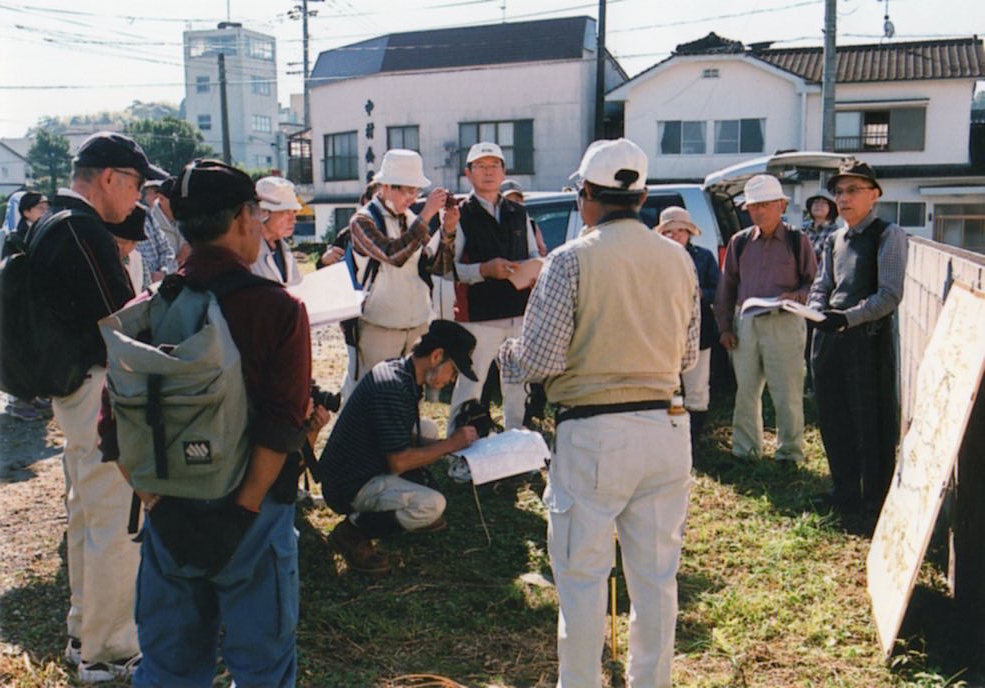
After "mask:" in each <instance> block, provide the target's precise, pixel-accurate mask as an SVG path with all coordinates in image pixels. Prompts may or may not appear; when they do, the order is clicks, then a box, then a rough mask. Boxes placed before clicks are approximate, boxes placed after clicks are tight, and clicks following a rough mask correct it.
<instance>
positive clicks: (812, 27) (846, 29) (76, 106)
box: [0, 0, 985, 137]
mask: <svg viewBox="0 0 985 688" xmlns="http://www.w3.org/2000/svg"><path fill="white" fill-rule="evenodd" d="M21 2H24V3H25V4H20V2H18V3H16V4H15V3H14V2H13V0H0V137H17V136H23V135H24V134H25V132H26V130H27V129H28V127H30V126H33V125H34V124H35V123H36V122H37V120H38V118H39V117H41V116H45V115H51V116H56V115H74V114H86V113H95V112H99V111H102V110H122V109H123V108H125V107H126V106H128V105H129V104H130V103H131V102H132V101H134V100H141V101H144V102H148V101H157V102H161V101H163V102H169V103H172V104H174V105H178V104H179V103H180V101H181V99H182V97H183V95H184V85H183V74H184V73H183V67H182V59H183V56H182V32H183V31H185V30H187V29H208V28H214V27H215V25H216V23H217V22H219V21H224V20H226V19H227V17H228V18H229V19H231V20H232V21H239V22H242V23H243V25H244V26H246V27H247V28H250V29H254V30H256V31H260V32H263V33H267V34H270V35H273V36H275V37H276V39H277V72H278V88H277V95H278V100H279V101H280V102H281V104H284V105H286V104H287V103H288V102H289V96H290V94H291V93H300V92H301V84H302V77H301V60H302V42H301V22H300V20H298V19H295V18H292V16H291V15H292V14H293V13H292V9H293V8H294V7H296V6H299V5H300V0H297V2H294V1H292V0H168V2H164V3H162V2H149V1H147V0H129V1H127V2H121V1H119V0H72V1H71V2H67V1H65V0H62V1H60V2H59V1H56V0H21ZM837 8H838V10H837V12H838V19H837V22H838V26H837V33H838V39H837V40H838V43H839V44H857V43H878V42H880V41H881V40H884V37H883V24H884V15H885V14H886V13H887V11H888V14H889V18H890V21H891V22H892V24H893V26H894V27H895V37H894V38H893V39H892V40H893V41H897V42H899V41H907V40H923V39H936V38H951V37H958V36H969V35H972V34H978V35H985V3H983V2H982V0H937V1H936V2H935V1H933V0H837ZM227 9H228V14H227ZM308 9H309V12H311V11H315V12H317V14H316V15H315V16H312V17H311V18H310V20H309V34H310V37H311V45H310V48H309V56H310V61H311V64H312V65H314V63H315V60H316V58H317V56H318V52H319V51H321V50H328V49H331V48H335V47H339V46H343V45H348V44H350V43H355V42H358V41H361V40H365V39H367V38H371V37H373V36H377V35H380V34H386V33H397V32H401V31H416V30H423V29H435V28H445V27H450V26H460V25H468V24H480V23H496V22H501V21H503V20H504V18H505V20H506V21H529V20H533V19H546V18H552V17H561V16H578V15H588V16H591V17H596V16H597V13H598V2H597V1H596V2H590V1H588V0H524V1H523V2H519V1H517V0H399V1H398V0H324V1H321V0H319V1H316V0H309V2H308ZM606 18H607V22H606V23H607V32H606V33H607V38H606V44H607V47H608V48H609V50H610V52H612V53H613V54H614V55H615V56H616V58H617V59H618V60H619V62H620V64H621V65H622V66H623V69H625V71H626V72H627V73H628V74H629V75H630V76H633V75H635V74H638V73H639V72H641V71H643V70H644V69H646V68H647V67H649V66H651V65H652V64H654V63H656V62H659V61H660V60H662V59H664V58H665V57H667V56H668V55H669V54H670V52H671V51H672V50H673V49H674V47H675V46H676V45H677V44H679V43H686V42H689V41H692V40H695V39H697V38H700V37H702V36H704V35H706V34H707V33H708V32H710V31H714V32H716V33H717V34H718V35H720V36H725V37H727V38H730V39H733V40H739V41H742V42H743V43H745V44H747V45H748V44H750V43H755V42H760V41H774V45H775V46H777V47H785V46H796V45H818V46H819V45H821V44H822V43H823V32H822V29H823V26H824V0H747V1H746V2H737V1H735V0H701V1H700V2H668V1H666V0H608V5H607V10H606Z"/></svg>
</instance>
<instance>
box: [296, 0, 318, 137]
mask: <svg viewBox="0 0 985 688" xmlns="http://www.w3.org/2000/svg"><path fill="white" fill-rule="evenodd" d="M324 1H325V0H301V4H300V5H295V6H294V9H292V10H291V11H290V12H288V13H287V16H289V17H290V18H291V19H297V18H298V15H300V16H301V46H302V47H301V50H302V52H303V53H304V54H303V55H302V58H301V59H302V61H301V68H302V69H303V70H304V71H303V73H302V75H301V76H302V79H303V81H302V83H303V88H304V128H305V129H310V128H311V93H310V91H309V86H310V85H309V83H308V75H309V74H310V73H311V68H310V66H309V62H308V17H309V16H311V17H314V16H316V15H317V14H318V10H311V11H309V10H308V2H324Z"/></svg>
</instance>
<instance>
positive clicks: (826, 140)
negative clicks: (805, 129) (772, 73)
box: [821, 0, 838, 152]
mask: <svg viewBox="0 0 985 688" xmlns="http://www.w3.org/2000/svg"><path fill="white" fill-rule="evenodd" d="M835 3H836V0H825V2H824V79H823V83H822V84H821V150H825V151H829V152H834V149H835V80H836V77H837V75H838V55H837V52H836V47H835V43H836V41H835V34H836V30H837V28H836V19H837V8H836V6H835Z"/></svg>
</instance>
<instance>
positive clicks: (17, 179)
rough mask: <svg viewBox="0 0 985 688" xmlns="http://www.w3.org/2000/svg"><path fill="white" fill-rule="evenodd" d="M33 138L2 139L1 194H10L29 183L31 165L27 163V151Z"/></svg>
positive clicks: (0, 155)
mask: <svg viewBox="0 0 985 688" xmlns="http://www.w3.org/2000/svg"><path fill="white" fill-rule="evenodd" d="M30 148H31V139H29V138H27V137H21V138H16V139H0V196H9V195H10V194H12V193H14V192H15V191H18V190H20V189H22V188H24V186H25V185H26V184H27V182H28V178H29V177H30V173H31V166H30V165H28V164H27V151H28V150H30Z"/></svg>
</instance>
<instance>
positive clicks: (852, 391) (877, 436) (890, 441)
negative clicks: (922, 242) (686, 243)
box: [807, 158, 906, 513]
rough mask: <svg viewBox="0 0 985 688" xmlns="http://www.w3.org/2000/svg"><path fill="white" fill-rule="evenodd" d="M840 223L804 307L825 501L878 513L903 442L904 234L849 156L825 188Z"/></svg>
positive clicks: (868, 175) (867, 173) (871, 179)
mask: <svg viewBox="0 0 985 688" xmlns="http://www.w3.org/2000/svg"><path fill="white" fill-rule="evenodd" d="M828 191H830V192H831V193H832V194H833V195H834V197H835V202H836V203H837V204H838V214H839V215H840V216H841V218H842V219H843V220H844V224H845V226H843V227H841V228H839V229H838V230H837V231H835V232H834V233H833V234H832V235H831V236H830V237H829V238H828V240H827V241H826V242H825V245H824V253H823V258H822V261H821V270H820V273H819V274H818V277H817V279H816V280H815V281H814V284H813V285H812V286H811V290H810V295H809V296H808V301H807V305H809V306H810V307H811V308H814V309H815V310H819V311H823V312H824V315H825V316H826V317H825V319H824V320H823V321H822V322H819V323H817V324H816V325H815V328H816V331H815V332H814V342H813V354H812V365H813V372H814V390H815V395H816V399H817V409H818V419H819V421H820V423H819V424H820V427H821V438H822V439H823V440H824V449H825V452H827V455H828V466H829V467H830V469H831V480H832V482H833V483H834V489H833V490H832V492H831V493H830V494H828V495H824V496H823V499H822V501H823V502H824V503H825V505H826V506H831V507H834V508H837V509H841V510H845V511H853V510H856V509H858V508H859V507H862V508H864V509H865V510H866V511H868V512H870V513H878V511H879V510H880V509H881V508H882V502H883V500H884V499H885V497H886V492H887V491H888V489H889V483H890V481H891V480H892V476H893V466H894V465H895V463H896V444H897V440H898V439H899V397H898V393H897V389H896V379H897V371H896V355H895V350H896V346H895V337H896V335H895V332H894V325H893V314H894V313H895V312H896V309H897V308H898V307H899V303H900V301H901V300H902V298H903V277H904V275H905V273H906V232H905V231H904V230H903V229H902V228H901V227H899V226H898V225H895V224H891V223H887V222H885V221H884V220H882V219H880V218H879V217H877V216H876V210H875V207H876V203H877V202H878V200H879V197H880V196H881V195H882V188H881V187H880V186H879V182H878V181H877V180H876V175H875V172H873V170H872V168H871V167H869V166H868V165H867V164H865V163H863V162H859V161H858V160H856V159H855V158H846V159H845V160H844V161H842V165H841V167H840V168H839V170H838V174H836V175H835V176H833V177H832V178H831V179H830V180H829V181H828Z"/></svg>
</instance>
